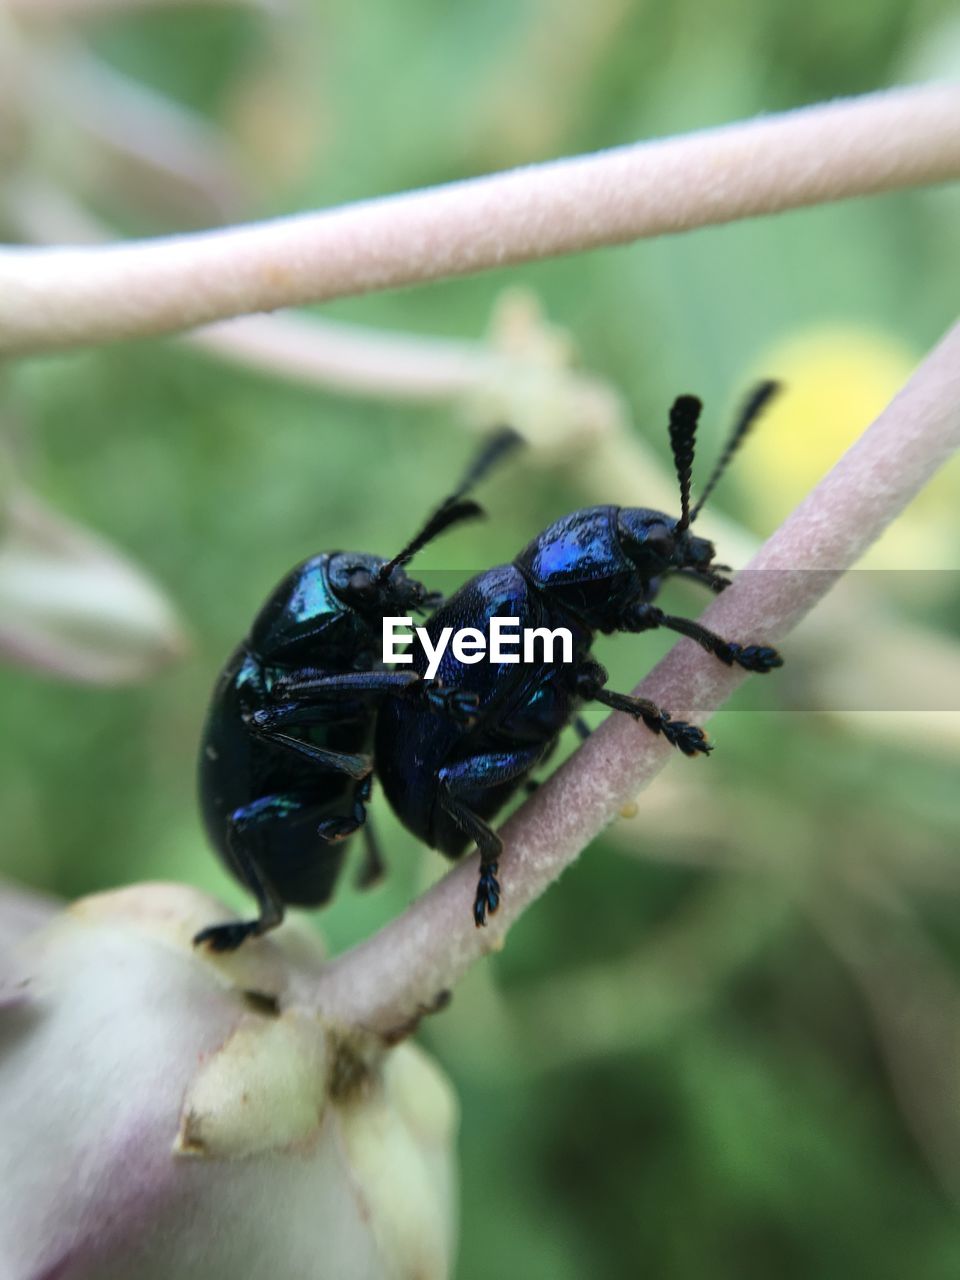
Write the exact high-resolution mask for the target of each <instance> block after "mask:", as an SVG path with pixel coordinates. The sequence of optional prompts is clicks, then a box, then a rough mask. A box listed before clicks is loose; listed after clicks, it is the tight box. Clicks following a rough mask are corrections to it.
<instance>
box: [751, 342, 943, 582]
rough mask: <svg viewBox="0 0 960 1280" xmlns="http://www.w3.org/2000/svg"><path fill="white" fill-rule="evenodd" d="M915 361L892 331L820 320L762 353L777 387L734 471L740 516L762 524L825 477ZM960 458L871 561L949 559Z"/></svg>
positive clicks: (764, 527)
mask: <svg viewBox="0 0 960 1280" xmlns="http://www.w3.org/2000/svg"><path fill="white" fill-rule="evenodd" d="M915 364H916V358H915V355H914V353H913V352H912V351H911V350H910V349H909V348H908V347H907V346H906V345H905V344H904V343H903V342H901V341H900V340H899V339H898V338H897V337H896V336H894V335H892V334H888V333H884V332H882V331H879V330H871V329H868V328H865V327H864V328H860V327H857V326H854V325H849V326H841V325H836V326H822V327H817V328H815V329H811V330H807V331H805V332H800V333H796V334H793V335H790V336H788V337H787V338H785V339H782V340H781V341H779V342H777V343H775V344H773V345H772V346H771V347H769V348H768V349H767V350H766V351H764V352H762V353H761V356H760V358H759V360H758V362H757V365H756V369H755V371H754V376H753V377H752V378H744V379H742V381H743V382H744V383H745V384H749V383H750V382H751V381H756V380H757V378H758V377H776V378H779V379H781V380H782V382H783V383H784V393H783V395H782V396H780V397H779V398H778V399H777V400H776V401H775V402H774V403H773V405H772V406H771V408H770V411H769V413H768V414H767V415H766V416H765V418H764V421H763V424H762V427H761V428H760V429H759V430H758V431H757V432H756V437H755V438H754V439H752V440H751V442H750V446H749V448H747V449H745V450H744V451H743V456H742V457H741V458H740V459H738V463H737V474H738V476H739V479H740V483H741V485H742V486H743V488H744V490H745V492H746V495H747V497H748V500H747V501H746V502H744V504H743V508H742V518H743V519H744V520H746V521H748V522H749V524H750V525H751V527H753V528H754V529H756V531H757V532H758V533H769V532H770V530H771V529H773V528H775V527H776V526H777V525H778V524H779V523H780V522H781V521H782V520H783V519H784V517H785V516H787V515H788V514H789V512H790V511H791V510H792V509H793V508H794V507H795V506H796V505H797V503H798V502H800V501H801V499H802V498H804V497H805V496H806V494H807V493H809V491H810V490H811V489H812V488H813V487H814V485H815V484H816V483H817V482H818V481H819V480H820V479H822V477H823V476H824V475H826V473H827V472H828V471H829V470H830V468H831V467H832V466H833V464H834V463H835V462H836V461H837V460H838V459H839V458H840V456H841V455H842V454H843V453H844V452H845V450H846V449H847V448H849V446H850V445H852V444H853V443H854V441H855V440H856V439H857V438H858V436H859V435H860V434H861V433H862V432H863V431H864V430H865V429H866V427H868V426H869V425H870V423H871V422H872V421H873V419H874V418H875V417H876V416H877V415H878V414H879V413H880V412H881V410H882V409H883V408H884V407H885V406H886V405H887V404H888V403H889V402H890V400H892V398H893V397H894V396H895V395H896V393H897V392H898V391H899V389H900V388H901V387H902V386H903V384H904V383H905V382H906V380H907V378H908V377H909V376H910V374H911V373H912V371H913V368H914V365H915ZM958 500H960V468H958V467H957V466H956V464H953V465H951V466H948V467H946V468H945V469H944V470H943V471H941V472H940V474H939V475H938V476H937V477H936V479H935V480H934V481H933V482H932V483H931V484H930V485H929V486H928V487H927V489H926V490H925V491H924V492H923V493H922V494H921V495H920V497H919V498H918V499H917V501H916V502H915V503H913V504H912V506H911V507H910V508H909V509H908V510H907V511H906V512H904V514H903V515H902V516H901V518H900V519H899V520H897V521H896V522H895V523H894V525H893V526H892V527H891V528H890V529H889V530H888V532H887V533H886V534H885V535H884V536H883V538H881V540H880V541H879V542H878V543H877V544H876V545H875V546H874V547H873V548H872V549H871V551H870V552H869V554H868V555H867V556H866V557H865V559H864V561H863V562H862V563H863V564H864V565H865V566H866V567H869V568H873V569H880V568H885V569H908V568H924V569H934V568H956V567H957V564H956V562H957V558H958V555H957V551H956V544H957V534H958V533H960V518H958V509H960V501H958Z"/></svg>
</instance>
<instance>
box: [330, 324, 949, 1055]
mask: <svg viewBox="0 0 960 1280" xmlns="http://www.w3.org/2000/svg"><path fill="white" fill-rule="evenodd" d="M958 445H960V325H958V326H957V327H955V328H954V329H952V330H951V331H950V333H948V334H947V336H946V337H945V338H944V339H943V340H942V341H941V343H940V344H939V345H938V346H937V347H936V348H934V350H933V351H932V352H931V353H930V355H929V356H928V357H927V358H926V360H925V361H924V362H923V364H922V365H921V366H920V367H919V369H918V370H917V372H916V373H915V374H914V376H913V377H912V378H911V379H910V381H909V382H908V383H907V385H906V386H905V387H904V389H903V390H902V391H901V392H900V394H899V395H898V396H897V397H896V398H895V399H894V400H893V401H892V403H891V404H890V405H889V406H888V407H887V408H886V409H885V410H884V412H883V413H882V414H881V415H880V417H879V418H878V419H877V420H876V422H875V423H874V424H873V425H872V426H871V427H870V428H869V429H868V431H866V432H865V433H864V435H863V436H862V437H861V438H860V440H859V441H858V442H857V443H856V444H855V445H854V446H853V447H852V448H851V449H850V450H849V451H848V452H847V453H846V454H845V455H844V457H843V458H842V459H841V460H840V462H839V463H837V465H836V467H834V469H833V471H831V472H830V474H829V475H828V476H827V477H826V478H825V479H824V480H823V481H822V482H821V483H820V484H819V485H818V486H817V488H816V489H814V490H813V492H812V493H811V494H810V495H809V496H808V497H807V498H806V499H805V501H804V502H803V503H801V505H800V506H799V507H798V508H797V509H796V511H794V512H793V514H792V515H791V516H790V517H789V518H788V519H787V520H786V521H785V523H784V524H783V525H782V526H781V527H780V529H779V530H778V531H777V532H776V533H775V534H774V535H773V537H772V538H771V539H770V540H769V541H768V542H767V543H766V544H765V545H764V546H763V547H762V548H761V550H760V551H759V552H758V554H757V555H756V556H755V557H754V559H753V560H752V561H751V563H750V565H748V567H747V572H745V573H743V574H741V575H740V576H739V577H738V578H737V580H736V581H735V582H734V585H733V586H732V587H731V588H730V589H729V590H728V591H726V592H724V594H723V595H722V596H720V597H719V598H718V599H717V600H715V601H714V603H713V604H712V605H711V606H710V608H709V609H708V610H707V611H706V613H705V615H704V621H705V622H706V624H707V625H709V626H710V627H711V628H712V629H713V630H715V631H718V632H719V633H720V634H721V635H727V636H730V637H731V638H735V639H742V640H748V639H749V640H753V639H763V640H777V639H779V638H780V637H782V636H784V635H786V634H787V633H788V632H789V631H791V630H792V629H793V628H794V627H795V626H796V625H797V623H798V622H800V621H801V619H802V618H803V617H804V616H805V615H806V614H807V613H809V612H810V610H811V609H812V608H813V607H814V606H815V605H816V604H817V603H818V602H819V601H820V600H821V599H822V598H823V596H824V595H826V593H827V592H828V591H829V590H830V587H831V586H832V585H833V583H834V582H835V581H836V579H837V577H838V576H839V575H840V574H841V573H842V572H843V571H844V570H846V569H848V568H849V567H850V566H851V565H853V564H854V563H855V562H856V561H857V560H858V559H859V557H860V556H861V555H862V554H863V552H864V551H865V550H866V548H867V547H868V546H870V544H871V543H872V542H874V541H875V540H876V539H877V537H878V536H879V535H880V533H881V532H882V531H883V530H884V529H885V528H886V527H887V526H888V525H889V524H890V523H891V522H892V521H893V520H894V519H895V518H896V516H897V515H898V514H899V513H900V511H902V509H903V508H904V507H905V506H906V505H907V503H908V502H909V501H910V500H911V499H912V498H913V497H914V496H915V495H916V494H917V493H918V492H919V490H920V489H921V488H922V487H923V486H924V485H925V484H926V483H927V481H928V480H929V479H930V477H931V476H932V475H933V474H934V472H935V471H936V470H937V468H938V467H939V466H940V465H941V464H942V463H943V462H945V461H946V459H947V458H948V457H949V456H950V454H951V453H952V452H953V451H954V450H955V449H956V448H957V447H958ZM743 678H744V677H743V674H742V673H740V672H736V671H731V670H730V669H728V668H726V667H724V666H723V665H722V664H720V663H719V662H717V661H716V660H715V659H714V658H712V657H710V656H708V655H706V654H705V653H703V652H702V651H701V650H700V649H699V648H698V647H697V646H696V645H695V644H693V643H692V642H691V641H688V640H681V641H680V642H679V644H677V645H676V647H675V648H674V649H673V650H672V651H671V652H670V653H669V654H668V655H667V657H666V658H664V660H663V661H662V662H661V663H659V664H658V666H657V667H656V668H655V669H654V671H653V672H652V673H651V674H650V676H648V678H647V679H646V680H644V681H643V683H642V684H641V685H640V686H639V688H638V690H637V692H638V693H640V694H642V695H643V696H645V697H648V698H652V699H654V700H655V701H656V702H657V703H659V704H660V705H661V706H664V707H667V708H668V709H669V710H670V711H671V712H672V713H673V714H674V715H677V716H684V717H685V718H692V719H695V720H702V719H704V718H705V717H706V716H707V715H709V714H710V713H711V712H712V711H714V710H715V709H716V708H717V707H719V706H720V705H721V704H722V703H723V702H724V701H725V700H726V699H727V698H728V697H729V696H730V694H731V693H732V692H733V690H734V689H735V688H736V687H737V686H738V685H739V684H740V683H741V681H742V680H743ZM772 678H775V677H772ZM672 754H673V753H672V751H671V749H670V748H669V747H667V746H666V745H665V744H664V743H663V742H662V740H661V739H659V738H656V737H654V735H653V734H651V733H649V732H648V731H647V730H646V729H645V728H643V727H642V726H638V725H636V724H634V723H633V722H632V721H631V720H630V719H629V718H628V717H627V716H623V715H617V714H615V715H612V716H610V717H609V718H608V719H607V721H606V723H605V724H604V725H603V726H601V728H600V729H599V730H598V731H597V732H596V733H594V734H593V735H592V737H591V738H590V739H588V741H587V742H586V743H585V744H584V745H583V746H582V747H581V748H580V750H579V751H578V752H577V753H576V754H575V755H574V756H573V757H572V758H571V759H570V760H569V761H567V763H566V764H565V765H563V766H562V767H561V768H560V769H558V770H557V772H556V773H555V774H554V776H553V777H552V778H551V779H550V780H549V782H547V783H546V784H545V785H544V786H543V787H541V788H540V789H539V791H538V792H537V793H536V794H535V795H534V796H533V797H532V798H531V799H530V800H529V801H528V802H527V803H526V804H525V805H524V806H523V807H522V808H521V809H520V810H519V811H518V812H517V813H516V814H515V815H514V817H513V818H512V819H511V820H510V821H509V822H508V823H507V824H506V826H505V827H504V828H503V830H502V835H503V837H504V844H505V854H504V858H503V861H502V864H501V872H502V881H503V888H504V904H503V906H502V907H501V909H500V912H499V913H498V915H497V916H496V917H494V922H493V923H492V924H491V926H490V927H488V928H487V929H484V930H476V929H474V927H473V924H472V921H471V918H470V904H471V902H472V900H473V892H474V886H475V882H476V868H477V861H476V857H472V858H469V859H468V860H466V861H465V862H464V863H462V864H461V865H459V866H458V867H457V868H456V869H455V870H453V871H452V872H450V874H449V875H447V876H446V877H445V878H444V879H443V880H442V881H440V883H439V884H437V885H435V886H434V887H433V888H432V889H431V890H429V892H427V893H426V894H424V895H423V897H422V898H420V899H419V900H418V901H417V902H416V903H414V905H413V906H412V907H411V908H410V909H409V910H408V911H407V912H406V913H405V914H404V915H402V916H400V917H399V918H398V919H396V920H394V921H392V922H391V923H390V924H389V925H387V926H386V927H385V928H384V929H382V930H381V931H380V932H379V933H378V934H376V935H375V936H374V937H373V938H371V939H369V940H368V941H366V942H364V943H362V944H360V945H359V946H358V947H355V948H354V949H353V950H352V951H349V952H347V953H346V954H345V955H343V956H341V957H339V958H338V959H336V960H334V961H333V962H332V963H331V964H330V966H329V967H328V968H327V970H326V972H325V976H324V978H323V980H322V983H321V986H320V989H319V990H318V992H317V993H316V998H317V1002H318V1004H319V1006H320V1007H321V1008H322V1009H323V1011H324V1012H325V1013H326V1014H327V1015H328V1016H330V1017H331V1018H333V1019H336V1020H339V1021H343V1022H349V1023H353V1024H361V1025H363V1026H365V1027H369V1028H371V1029H376V1030H380V1031H389V1030H390V1029H391V1028H394V1027H397V1026H398V1025H401V1024H402V1023H404V1022H405V1021H406V1020H408V1019H409V1018H411V1017H412V1016H414V1015H415V1013H416V1011H417V1009H418V1008H422V1007H429V1005H430V1001H431V999H432V998H433V997H435V996H436V994H437V992H439V991H441V990H443V989H446V988H449V987H451V986H452V985H453V984H454V983H456V982H457V980H458V979H459V978H460V977H461V976H462V975H463V973H464V972H465V971H466V969H467V968H468V967H469V966H470V965H471V964H473V963H474V962H475V961H476V960H477V959H479V958H480V957H481V956H482V955H483V954H484V953H485V952H487V951H489V950H491V949H495V948H497V947H499V946H500V945H502V942H503V938H504V934H505V932H506V930H507V928H508V927H509V926H510V925H511V924H512V923H513V921H514V920H515V919H516V918H517V917H518V916H519V915H520V914H521V913H522V912H523V911H524V910H525V909H526V907H527V906H529V905H530V903H531V902H533V901H534V900H535V899H536V898H537V897H539V895H540V894H541V893H542V892H543V891H544V890H545V889H546V888H547V886H548V885H549V884H550V883H551V882H552V881H553V880H555V879H556V878H557V876H558V875H559V874H560V872H561V871H562V870H563V869H564V867H566V866H568V865H569V864H570V863H571V862H573V861H574V860H575V858H576V857H577V856H578V854H579V852H580V851H581V850H582V849H583V848H584V847H585V846H586V845H587V844H588V843H589V841H590V840H592V839H593V838H594V836H596V835H597V834H598V832H600V831H601V830H602V829H603V828H604V827H605V826H606V824H607V823H608V822H610V821H611V819H612V818H613V817H614V816H615V815H616V813H617V812H618V810H619V809H620V807H621V806H622V805H623V804H624V803H625V802H626V801H627V800H629V799H631V798H632V797H633V796H635V795H636V794H637V792H638V791H640V790H641V789H642V788H643V787H644V786H646V785H647V784H648V783H649V782H650V781H651V780H652V779H653V778H654V777H655V776H656V774H657V773H659V771H660V770H661V769H662V768H663V767H664V765H665V764H666V763H667V761H668V760H669V759H670V758H671V756H672ZM681 764H682V765H683V766H684V767H687V768H696V767H701V768H709V764H707V763H700V764H699V766H698V765H696V764H694V763H692V762H687V761H682V762H681Z"/></svg>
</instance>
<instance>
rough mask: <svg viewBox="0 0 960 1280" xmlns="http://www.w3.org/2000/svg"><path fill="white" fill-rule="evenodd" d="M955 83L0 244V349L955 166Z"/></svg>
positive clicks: (469, 263) (743, 212)
mask: <svg viewBox="0 0 960 1280" xmlns="http://www.w3.org/2000/svg"><path fill="white" fill-rule="evenodd" d="M958 116H960V85H929V86H920V87H917V88H907V89H894V90H889V91H887V92H884V93H876V94H869V95H867V96H865V97H862V98H852V99H848V100H844V101H838V102H833V103H827V104H824V105H819V106H814V107H807V108H804V109H802V110H799V111H793V112H789V113H787V114H785V115H779V116H770V117H767V118H765V119H760V120H750V121H746V122H742V123H739V124H734V125H728V126H725V127H723V128H719V129H711V130H706V131H703V132H699V133H693V134H688V135H686V136H684V137H679V138H671V139H666V140H661V141H654V142H647V143H640V144H636V145H633V146H627V147H620V148H617V149H614V150H611V151H604V152H600V153H598V154H595V155H588V156H580V157H575V158H572V159H567V160H559V161H555V162H552V163H549V164H542V165H532V166H530V167H528V168H523V169H516V170H513V171H511V172H509V173H502V174H496V175H493V176H491V177H486V178H477V179H473V180H470V181H466V182H459V183H454V184H451V185H449V186H445V187H438V188H434V189H431V190H426V191H415V192H410V193H407V194H405V195H398V196H393V197H391V198H389V199H383V200H373V201H368V202H364V203H360V204H354V205H346V206H343V207H341V208H338V209H332V210H327V211H324V212H320V213H311V214H303V215H300V216H298V217H291V218H281V219H277V220H275V221H270V222H264V223H259V224H251V225H249V226H242V227H233V228H228V229H226V230H220V231H211V232H205V233H201V234H196V235H184V236H176V237H168V238H163V239H158V240H152V241H141V242H133V243H130V244H125V245H109V246H104V247H100V246H97V247H88V248H74V249H66V248H63V249H17V248H13V249H10V248H8V249H4V250H0V351H3V352H6V353H8V354H14V353H20V354H23V353H28V352H38V351H47V350H53V349H56V348H61V347H69V346H75V345H79V344H83V343H92V342H103V341H107V340H111V339H118V338H128V337H136V336H142V335H146V334H156V333H167V332H172V331H176V330H179V329H184V328H189V327H191V326H194V325H198V324H203V323H205V322H208V321H212V320H218V319H224V318H227V317H230V316H237V315H242V314H245V313H248V312H251V311H264V310H267V311H269V310H273V309H275V308H277V307H285V306H291V305H295V304H299V303H306V302H320V301H325V300H329V299H332V298H338V297H345V296H348V295H352V294H359V293H364V292H368V291H371V290H375V289H390V288H396V287H398V286H400V285H409V284H415V283H419V282H423V281H426V280H438V279H442V278H444V277H450V276H461V275H469V274H471V273H474V272H477V271H483V270H488V269H490V268H493V267H502V266H506V265H508V264H511V263H518V262H526V261H532V260H535V259H540V258H548V257H552V256H555V255H557V254H564V253H575V252H580V251H582V250H585V249H593V248H599V247H601V246H603V245H614V244H625V243H628V242H630V241H632V240H636V239H639V238H641V237H644V236H656V235H663V234H667V233H672V232H679V231H687V230H690V229H691V228H693V227H702V226H708V225H711V224H716V223H724V222H730V221H733V220H735V219H738V218H747V217H754V216H757V215H760V214H770V213H777V212H780V211H782V210H784V209H792V208H796V207H798V206H803V205H810V204H819V203H823V202H826V201H831V200H841V199H845V198H848V197H850V196H856V195H865V194H868V193H872V192H878V191H889V190H893V189H895V188H898V187H908V186H916V185H921V184H926V183H934V182H942V181H945V180H947V179H949V178H956V177H960V130H958V129H957V127H956V121H957V118H958Z"/></svg>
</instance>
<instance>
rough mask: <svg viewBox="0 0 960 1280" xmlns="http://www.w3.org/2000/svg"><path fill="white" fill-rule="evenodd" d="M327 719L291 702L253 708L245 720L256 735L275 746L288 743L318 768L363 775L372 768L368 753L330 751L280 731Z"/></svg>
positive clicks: (291, 748) (316, 711) (292, 749)
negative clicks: (248, 717)
mask: <svg viewBox="0 0 960 1280" xmlns="http://www.w3.org/2000/svg"><path fill="white" fill-rule="evenodd" d="M328 723H329V720H328V718H327V717H326V716H324V715H323V714H322V712H320V711H319V710H318V709H317V708H316V707H309V706H307V707H304V706H301V705H300V704H299V703H295V702H293V703H288V704H287V705H286V706H282V707H269V708H264V709H262V710H260V711H255V712H254V713H253V715H251V716H250V719H249V721H248V724H249V725H250V728H251V729H252V730H253V732H254V733H255V734H257V736H258V737H260V738H264V739H266V741H267V742H273V743H276V745H277V746H281V747H289V749H290V750H291V751H296V752H298V753H299V754H300V755H302V756H306V757H307V759H308V760H311V761H312V762H313V763H314V764H315V765H318V766H319V767H320V768H321V769H330V770H331V771H332V772H334V773H345V774H347V775H348V776H349V777H351V778H366V777H367V776H368V775H369V774H370V773H371V772H372V770H373V761H372V760H371V759H370V757H369V756H358V755H352V754H351V753H350V752H348V751H330V750H328V749H327V748H326V747H318V746H317V745H316V744H315V743H313V742H305V741H303V739H302V738H295V737H294V736H293V735H292V734H290V733H284V732H283V729H284V728H285V727H286V726H287V725H298V724H299V725H313V724H328Z"/></svg>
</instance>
